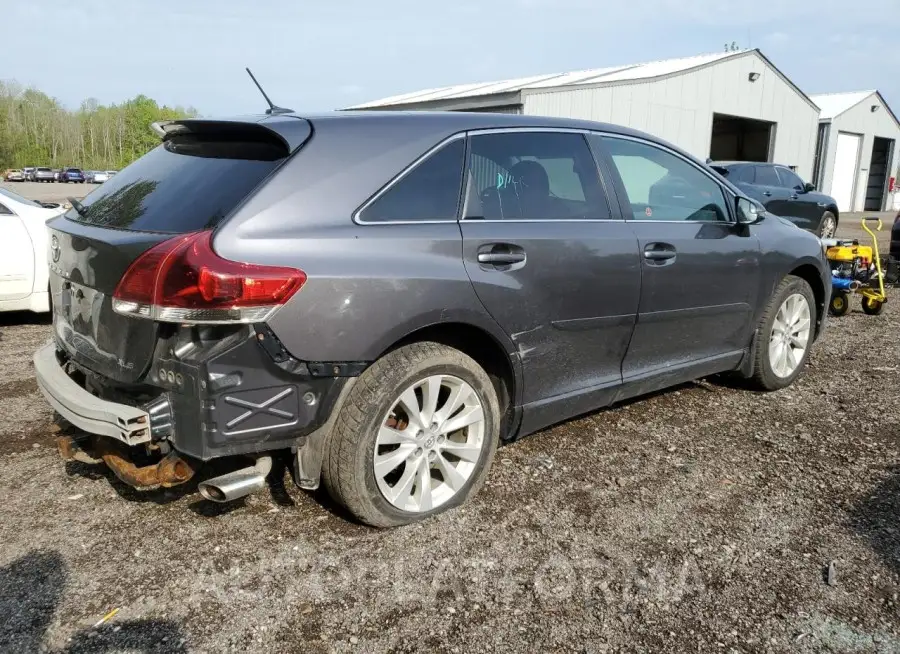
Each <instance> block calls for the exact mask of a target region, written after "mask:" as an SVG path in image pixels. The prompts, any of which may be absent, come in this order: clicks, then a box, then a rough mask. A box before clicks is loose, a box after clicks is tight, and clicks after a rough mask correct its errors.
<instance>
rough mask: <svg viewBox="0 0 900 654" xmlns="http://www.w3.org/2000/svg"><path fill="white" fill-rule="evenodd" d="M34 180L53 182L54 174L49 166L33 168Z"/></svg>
mask: <svg viewBox="0 0 900 654" xmlns="http://www.w3.org/2000/svg"><path fill="white" fill-rule="evenodd" d="M34 181H35V182H53V181H54V174H53V171H52V170H51V169H50V168H44V167H39V168H35V169H34Z"/></svg>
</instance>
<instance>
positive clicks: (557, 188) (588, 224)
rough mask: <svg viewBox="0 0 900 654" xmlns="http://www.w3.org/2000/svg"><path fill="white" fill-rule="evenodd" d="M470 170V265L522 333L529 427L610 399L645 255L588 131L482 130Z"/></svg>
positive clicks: (466, 238)
mask: <svg viewBox="0 0 900 654" xmlns="http://www.w3.org/2000/svg"><path fill="white" fill-rule="evenodd" d="M468 178H469V181H468V189H467V202H466V208H465V213H464V219H463V220H462V222H461V223H460V227H461V229H462V235H463V256H464V259H465V265H466V271H467V272H468V274H469V277H470V278H471V280H472V283H473V284H474V287H475V291H476V293H477V294H478V297H479V299H480V300H481V302H482V303H483V304H484V306H485V307H486V308H487V310H488V311H489V312H490V314H491V315H492V316H493V317H494V319H495V320H497V322H498V323H499V324H500V325H501V326H502V327H503V329H504V330H505V331H506V332H507V333H508V334H509V336H510V338H511V339H512V341H513V342H514V343H515V344H516V348H517V354H518V356H519V357H520V359H521V362H522V368H523V372H524V379H525V387H524V389H523V401H524V404H525V408H524V413H523V424H522V427H523V430H525V431H533V430H535V429H539V428H541V427H543V426H546V425H548V424H551V423H553V422H558V421H559V420H562V419H565V418H566V417H569V416H573V415H577V414H579V413H583V412H586V411H590V410H592V409H595V408H597V407H599V406H603V405H605V404H607V403H608V402H609V401H611V398H612V397H613V395H614V393H615V391H616V387H617V386H618V385H619V384H620V383H621V381H622V373H621V363H622V358H623V357H624V355H625V351H626V349H627V347H628V342H629V339H630V338H631V333H632V329H633V327H634V322H635V315H636V313H637V308H638V299H639V295H640V259H639V256H638V248H637V241H636V239H635V236H634V234H633V233H632V231H631V228H630V227H629V226H628V225H627V224H626V223H625V221H623V220H621V218H620V216H619V213H618V210H616V212H615V213H613V212H612V211H611V208H610V203H609V202H608V199H607V194H606V193H605V191H604V186H603V183H602V182H601V177H600V175H599V173H598V169H597V165H596V162H595V160H594V158H593V156H592V154H591V151H590V148H589V147H588V144H587V141H586V140H585V136H584V134H582V133H578V132H565V131H558V132H554V131H546V132H543V131H534V130H503V131H499V132H498V131H492V132H487V133H477V132H473V133H472V134H470V137H469V157H468Z"/></svg>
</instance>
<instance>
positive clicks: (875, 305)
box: [862, 297, 884, 316]
mask: <svg viewBox="0 0 900 654" xmlns="http://www.w3.org/2000/svg"><path fill="white" fill-rule="evenodd" d="M862 310H863V313H866V314H867V315H870V316H877V315H879V314H880V313H881V312H882V311H883V310H884V302H880V301H879V300H873V299H871V298H867V297H863V300H862Z"/></svg>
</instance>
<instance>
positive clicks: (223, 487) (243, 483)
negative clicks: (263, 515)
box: [198, 456, 272, 502]
mask: <svg viewBox="0 0 900 654" xmlns="http://www.w3.org/2000/svg"><path fill="white" fill-rule="evenodd" d="M271 471H272V457H271V456H261V457H259V458H258V459H257V460H256V464H255V465H252V466H249V467H247V468H242V469H240V470H235V471H234V472H229V473H228V474H224V475H220V476H218V477H214V478H213V479H209V480H207V481H204V482H201V483H200V485H199V486H198V490H199V491H200V494H201V495H202V496H203V497H205V498H206V499H208V500H211V501H213V502H231V501H232V500H236V499H238V498H239V497H244V496H245V495H249V494H250V493H255V492H256V491H258V490H262V488H263V487H264V486H265V485H266V477H267V476H268V474H269V473H270V472H271Z"/></svg>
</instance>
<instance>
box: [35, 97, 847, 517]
mask: <svg viewBox="0 0 900 654" xmlns="http://www.w3.org/2000/svg"><path fill="white" fill-rule="evenodd" d="M154 128H155V130H156V131H157V133H158V134H159V135H160V139H161V143H160V145H159V146H158V147H156V148H155V149H154V150H152V151H151V152H149V153H148V154H147V155H145V156H144V157H142V158H140V159H138V160H137V161H136V162H135V163H133V164H132V165H131V166H129V167H128V168H126V169H125V170H123V171H122V172H121V173H119V174H118V175H116V176H115V177H113V178H112V179H111V180H110V181H108V182H107V183H105V184H104V185H103V186H101V187H100V188H98V189H97V190H95V191H93V192H92V193H90V194H89V195H88V196H87V197H86V198H85V199H84V200H83V201H81V202H78V201H74V202H73V207H72V209H71V210H69V211H68V212H67V213H66V214H65V215H63V216H60V217H58V218H56V219H54V220H52V221H51V222H50V223H49V229H50V245H49V248H50V249H49V252H48V256H49V263H50V267H51V291H52V296H53V331H54V338H53V341H52V343H50V344H48V345H46V346H45V347H43V348H41V349H40V350H39V351H38V352H37V353H36V354H35V356H34V364H35V369H36V373H37V379H38V383H39V386H40V388H41V390H42V391H43V393H44V395H45V396H46V398H47V400H48V401H49V403H50V404H51V405H52V406H53V408H54V409H55V410H56V411H57V413H58V414H59V416H60V417H61V418H62V420H60V431H59V434H60V437H59V441H58V444H59V449H60V452H61V454H62V455H63V457H65V458H67V459H77V460H81V461H87V462H96V463H99V462H101V461H102V462H103V463H105V464H106V465H107V466H109V467H110V468H111V469H112V470H113V471H114V472H115V473H116V475H117V476H118V477H119V478H121V479H122V480H124V481H125V482H127V483H128V484H131V485H132V486H134V487H136V488H154V487H159V486H174V485H177V484H182V483H185V482H187V481H188V480H190V479H191V478H192V477H193V476H194V474H195V473H196V472H197V471H198V470H199V469H200V467H201V465H202V464H203V463H204V462H209V461H211V460H214V459H222V461H220V462H219V464H218V465H217V466H215V467H214V468H216V471H215V472H217V473H222V474H219V476H215V477H212V475H211V474H210V473H209V472H207V471H204V472H203V473H201V474H199V475H198V476H197V478H198V479H201V480H202V481H200V483H199V491H200V492H201V493H202V495H203V496H204V497H206V498H207V499H210V500H214V501H219V502H224V501H229V500H233V499H235V498H238V497H242V496H244V495H247V494H248V493H251V492H253V491H255V490H258V489H260V488H262V487H263V486H264V485H265V483H266V481H265V480H266V477H267V475H268V474H269V473H270V471H271V469H272V464H273V460H275V461H281V462H289V465H290V470H291V472H292V473H293V476H294V479H295V481H296V483H297V484H298V485H299V486H300V487H302V488H306V489H315V488H317V487H318V486H319V484H320V482H321V483H324V485H325V487H326V488H327V490H328V492H329V493H330V494H331V495H332V496H333V498H334V499H335V500H336V501H337V502H338V503H339V504H341V505H342V506H343V507H345V508H346V509H347V510H348V511H349V512H350V513H351V514H352V515H353V516H355V517H356V518H357V519H359V520H361V521H363V522H365V523H368V524H370V525H375V526H392V525H400V524H404V523H409V522H412V521H416V520H420V519H423V518H426V517H428V516H430V515H432V514H435V513H437V512H440V511H443V510H445V509H448V508H450V507H454V506H457V505H459V504H460V503H462V502H463V501H465V500H466V499H467V498H468V497H469V496H471V495H473V494H474V493H475V492H476V491H477V490H478V489H479V488H480V487H481V486H482V484H483V483H484V481H485V477H486V476H487V474H488V470H489V468H490V465H491V461H492V458H493V456H494V452H495V450H496V448H497V445H498V443H499V442H500V441H501V440H511V439H515V438H517V437H519V436H522V435H525V434H528V433H531V432H535V431H537V430H540V429H543V428H544V427H547V426H549V425H552V424H554V423H558V422H560V421H563V420H566V419H568V418H571V417H573V416H577V415H579V414H584V413H586V412H590V411H594V410H597V409H599V408H602V407H606V406H609V405H611V404H612V403H614V402H619V401H622V400H625V399H627V398H631V397H634V396H637V395H641V394H644V393H648V392H652V391H656V390H658V389H661V388H665V387H667V386H672V385H673V384H679V383H682V382H686V381H689V380H693V379H696V378H699V377H703V376H707V375H713V374H716V373H725V372H733V373H735V374H736V375H738V376H743V377H744V378H746V380H748V382H749V383H750V384H752V385H754V386H755V387H757V388H759V389H762V390H767V391H773V390H777V389H780V388H783V387H785V386H787V385H788V384H790V383H791V382H793V381H794V380H795V379H796V378H797V376H798V375H799V374H800V373H801V371H802V369H803V368H804V364H805V362H806V360H807V358H808V356H809V352H810V348H811V347H812V344H813V342H814V341H815V340H816V338H817V337H818V335H819V334H820V333H821V331H822V328H823V325H824V321H825V316H826V311H825V307H827V306H828V299H829V294H830V288H831V286H830V273H829V269H828V266H827V264H826V261H825V259H824V257H823V253H822V247H821V244H820V242H819V241H818V239H817V238H816V237H814V236H813V235H811V234H809V233H807V232H805V231H803V230H801V229H799V228H797V227H796V226H795V225H793V224H791V223H790V222H788V221H786V220H784V219H781V218H778V217H776V216H774V215H771V214H768V213H766V212H765V210H764V209H763V208H762V207H761V206H760V205H759V204H757V203H756V202H755V201H753V200H751V199H749V198H746V197H744V196H743V195H742V194H741V192H740V191H739V190H738V189H737V188H736V187H735V186H733V185H732V184H730V183H729V182H728V181H727V180H725V179H723V178H722V177H720V176H719V175H717V174H715V173H714V172H713V171H712V170H711V169H709V168H707V167H706V166H705V165H704V164H702V163H700V162H699V161H697V160H696V159H694V158H693V157H691V156H689V155H687V154H685V153H684V152H682V151H681V150H679V149H678V148H676V147H673V146H672V145H669V144H667V143H665V142H663V141H660V140H659V139H657V138H654V137H652V136H649V135H647V134H643V133H640V132H636V131H632V130H629V129H625V128H621V127H615V126H612V125H605V124H599V123H593V122H584V121H575V120H562V119H550V118H539V117H533V116H513V115H502V114H489V113H480V114H475V113H472V114H466V113H413V114H410V113H375V112H372V113H365V112H363V113H340V112H338V113H335V114H330V115H322V116H300V115H296V114H293V113H279V112H275V113H271V114H269V115H265V116H256V117H252V118H242V119H225V120H205V119H200V120H197V119H192V120H176V121H172V122H166V123H158V124H156V125H154ZM208 469H209V468H207V470H208Z"/></svg>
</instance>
